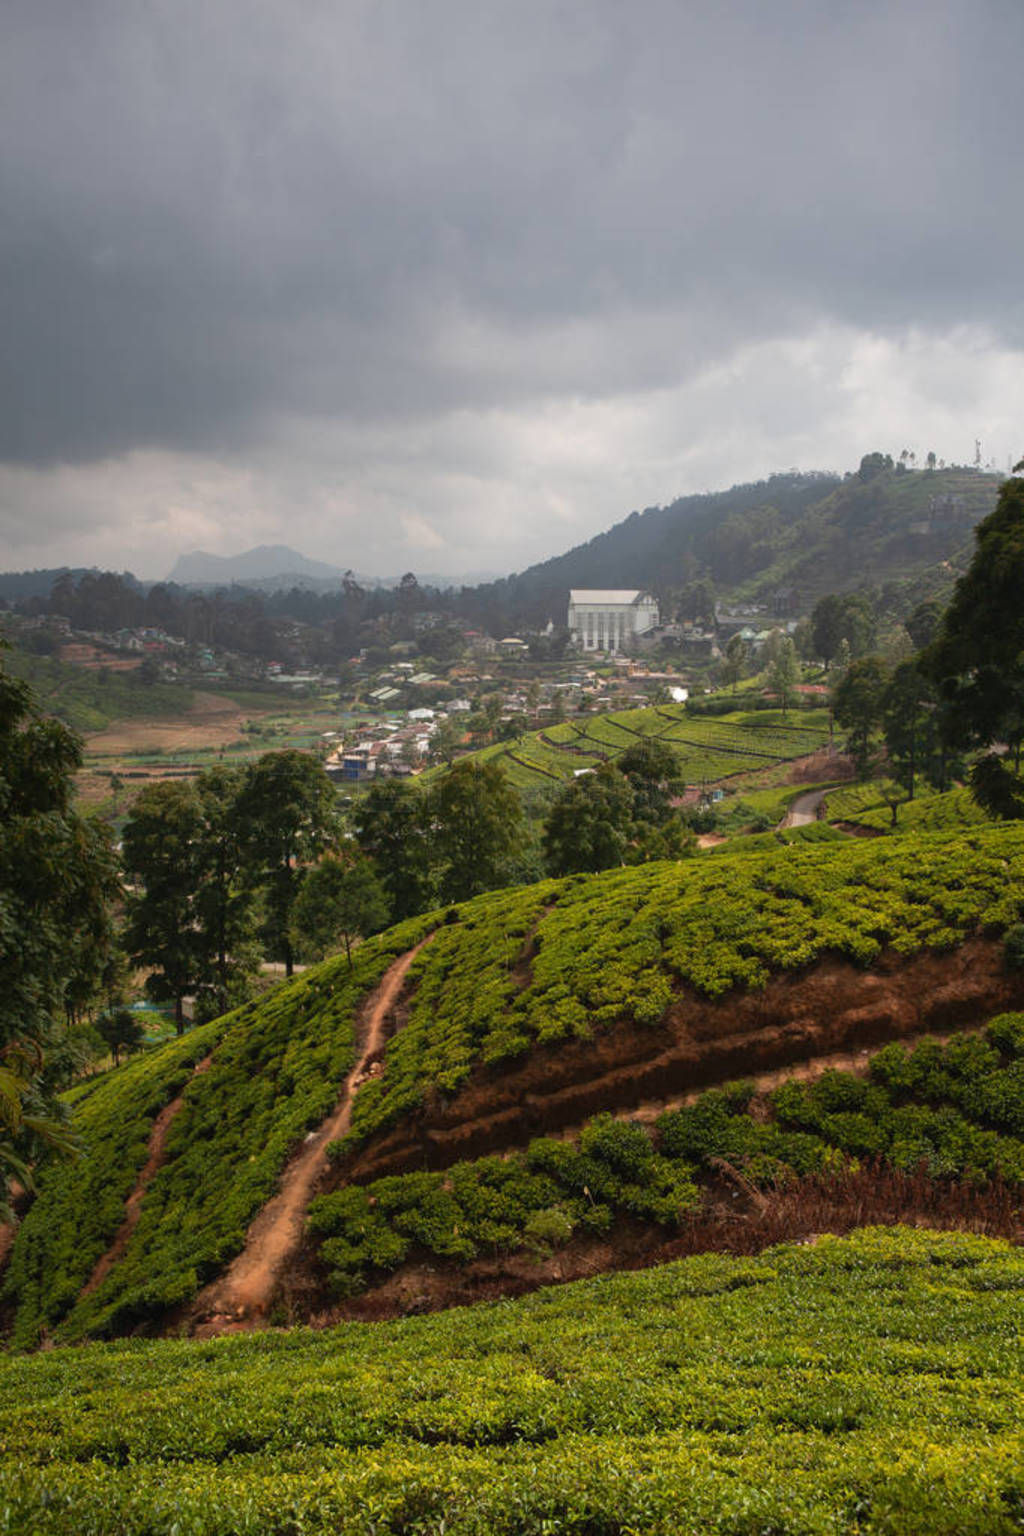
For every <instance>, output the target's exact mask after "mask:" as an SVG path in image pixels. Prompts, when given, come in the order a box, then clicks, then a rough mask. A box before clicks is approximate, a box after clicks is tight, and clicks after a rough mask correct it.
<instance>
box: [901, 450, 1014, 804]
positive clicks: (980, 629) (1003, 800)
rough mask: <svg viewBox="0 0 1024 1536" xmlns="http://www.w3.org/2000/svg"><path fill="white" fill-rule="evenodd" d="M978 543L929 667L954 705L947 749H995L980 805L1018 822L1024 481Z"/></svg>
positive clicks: (977, 790)
mask: <svg viewBox="0 0 1024 1536" xmlns="http://www.w3.org/2000/svg"><path fill="white" fill-rule="evenodd" d="M975 541H976V542H975V551H974V556H973V559H972V560H971V564H970V567H969V569H968V571H967V573H966V575H964V576H962V577H961V578H960V580H959V581H958V582H957V584H956V588H955V590H954V593H953V600H952V602H951V603H950V605H949V608H948V609H947V610H946V613H945V616H944V618H943V621H942V625H941V627H940V629H939V633H938V636H937V637H936V639H935V640H934V642H933V643H932V645H931V646H930V647H929V649H928V650H927V651H926V652H925V654H924V656H923V658H922V663H921V665H922V668H923V670H924V671H925V673H926V675H927V676H929V677H930V678H931V679H932V680H933V681H934V682H935V683H936V684H937V686H938V688H939V690H940V693H941V695H942V697H943V699H944V700H945V701H946V703H947V705H948V709H947V710H946V711H945V712H944V717H943V734H944V740H945V742H946V744H947V745H948V746H949V747H952V748H955V749H960V750H967V749H971V748H975V749H976V748H982V749H987V751H986V755H985V756H984V757H982V759H981V760H980V761H979V762H978V764H977V765H976V766H975V768H974V770H973V772H972V777H971V786H972V790H973V793H974V795H975V797H976V798H977V800H978V801H979V803H980V804H981V805H982V806H984V808H985V809H986V810H987V811H988V812H989V813H990V814H991V815H993V816H997V817H1002V818H1014V819H1016V818H1019V817H1021V816H1022V815H1024V780H1022V777H1021V772H1020V767H1021V747H1022V743H1024V603H1022V601H1021V594H1022V593H1024V480H1021V479H1011V480H1007V481H1005V482H1004V484H1003V486H1002V489H1001V490H1000V492H999V500H998V502H997V503H996V507H995V510H994V511H993V512H991V513H990V514H989V516H988V517H986V518H985V519H984V521H983V522H981V523H979V524H978V527H977V528H976V529H975ZM997 748H1005V749H1006V750H1005V752H1004V751H1001V750H996V749H997Z"/></svg>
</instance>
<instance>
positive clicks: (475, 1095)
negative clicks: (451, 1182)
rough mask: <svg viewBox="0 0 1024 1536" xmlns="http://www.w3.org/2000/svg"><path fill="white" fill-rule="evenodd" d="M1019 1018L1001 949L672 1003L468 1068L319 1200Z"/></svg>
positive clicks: (892, 959) (785, 978)
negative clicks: (916, 1038) (832, 1061)
mask: <svg viewBox="0 0 1024 1536" xmlns="http://www.w3.org/2000/svg"><path fill="white" fill-rule="evenodd" d="M1020 1007H1024V973H1019V972H1018V973H1013V972H1009V971H1007V970H1006V969H1005V967H1004V964H1003V957H1002V945H1001V943H1000V941H998V940H995V939H981V938H978V939H972V940H970V941H969V942H967V943H965V944H963V945H961V946H959V947H958V948H957V949H955V950H951V951H944V952H939V953H936V952H928V953H925V954H920V955H915V956H911V957H909V958H908V957H906V956H902V955H896V954H886V955H883V956H881V957H880V958H879V959H878V960H877V961H876V962H875V963H874V964H873V965H872V968H871V969H870V970H862V969H859V968H858V967H857V966H855V965H852V964H850V963H849V962H847V961H845V960H831V961H824V962H822V963H820V964H818V965H816V966H814V967H812V968H811V969H809V970H807V971H805V972H803V973H796V974H787V975H782V976H776V977H774V978H773V979H772V980H771V981H770V982H769V983H768V985H767V986H766V987H765V988H764V990H763V991H761V992H752V993H746V994H738V993H730V994H729V995H728V996H727V997H725V998H722V999H719V1000H718V1001H713V1002H712V1001H708V1000H707V999H705V998H701V997H699V996H697V995H696V994H695V993H682V994H680V996H679V997H678V999H677V1000H676V1002H675V1003H674V1004H673V1006H672V1007H671V1008H670V1009H669V1011H668V1014H667V1015H666V1017H665V1019H664V1020H663V1021H662V1023H661V1024H660V1025H658V1026H657V1027H645V1026H642V1025H637V1024H635V1023H633V1022H632V1021H626V1020H624V1021H622V1022H621V1023H619V1024H617V1025H614V1026H612V1027H611V1028H610V1029H607V1030H602V1031H600V1032H598V1033H595V1035H594V1037H593V1039H591V1040H583V1041H572V1042H566V1041H562V1042H559V1043H558V1044H557V1045H554V1046H550V1047H545V1046H538V1047H536V1048H535V1049H534V1050H533V1051H532V1052H531V1053H530V1055H529V1056H528V1058H526V1059H525V1060H524V1061H523V1062H522V1063H521V1064H517V1063H516V1062H514V1061H513V1062H508V1063H502V1064H501V1065H499V1066H497V1067H493V1068H477V1069H476V1070H475V1072H474V1074H473V1076H472V1077H471V1079H470V1080H469V1083H468V1085H467V1086H466V1088H464V1089H463V1090H462V1092H460V1093H459V1094H457V1095H456V1096H455V1097H453V1098H452V1099H450V1100H447V1101H446V1100H444V1099H442V1098H441V1097H440V1096H439V1095H438V1096H435V1098H434V1099H433V1100H432V1101H431V1102H429V1103H427V1104H426V1105H425V1106H424V1107H423V1108H422V1109H421V1110H420V1112H419V1113H418V1114H416V1115H413V1116H407V1117H406V1119H405V1120H403V1122H402V1124H401V1125H400V1126H398V1127H396V1129H395V1130H393V1131H391V1132H389V1133H387V1134H384V1135H382V1136H379V1137H376V1138H375V1139H374V1140H373V1141H371V1142H369V1143H368V1144H366V1145H365V1146H363V1147H362V1148H359V1149H358V1150H357V1151H356V1152H355V1153H353V1154H352V1155H351V1156H350V1157H348V1158H347V1159H343V1160H342V1161H341V1162H339V1163H337V1164H336V1165H335V1167H334V1169H333V1171H332V1173H331V1176H330V1180H329V1182H328V1184H327V1186H326V1187H329V1188H330V1187H337V1186H339V1185H341V1184H344V1183H351V1182H359V1183H365V1182H367V1181H368V1180H370V1179H374V1178H379V1177H381V1176H382V1175H384V1174H391V1173H406V1172H409V1171H411V1170H414V1169H421V1168H434V1169H439V1168H445V1167H448V1166H449V1165H450V1164H451V1163H454V1162H458V1161H460V1160H462V1159H464V1158H474V1157H481V1156H484V1155H486V1154H488V1153H491V1152H501V1151H506V1150H508V1149H511V1148H513V1147H521V1146H524V1145H525V1144H526V1143H527V1142H529V1141H530V1139H531V1138H532V1137H534V1136H539V1135H545V1134H552V1133H555V1132H558V1131H560V1130H562V1129H564V1128H565V1127H567V1126H570V1125H577V1124H579V1123H580V1122H581V1121H584V1120H586V1119H588V1118H589V1117H590V1116H592V1115H595V1114H598V1113H600V1112H601V1111H602V1110H612V1111H618V1112H625V1111H629V1110H633V1109H636V1108H638V1107H640V1106H641V1105H643V1106H645V1107H649V1106H651V1105H652V1104H653V1105H656V1104H657V1103H658V1102H661V1101H665V1102H667V1101H669V1100H672V1099H678V1097H679V1096H680V1095H683V1094H686V1093H688V1092H690V1091H693V1090H697V1089H701V1088H705V1087H709V1086H711V1085H713V1084H715V1083H721V1082H727V1081H729V1080H730V1079H733V1078H738V1077H749V1076H759V1075H761V1074H763V1073H767V1072H773V1071H777V1070H780V1069H783V1068H786V1067H791V1066H795V1065H798V1064H803V1063H807V1062H811V1061H813V1060H815V1059H817V1058H819V1057H824V1056H834V1055H837V1054H840V1053H852V1052H861V1051H869V1050H873V1049H875V1048H876V1047H878V1046H880V1045H883V1044H885V1042H886V1041H889V1040H895V1039H899V1038H901V1037H905V1036H911V1035H918V1034H923V1033H927V1032H936V1033H948V1032H949V1031H951V1030H956V1029H960V1028H965V1027H970V1026H971V1025H975V1024H978V1023H980V1022H982V1021H983V1020H984V1019H985V1018H986V1017H988V1016H990V1015H992V1014H995V1013H999V1012H1000V1011H1002V1010H1004V1009H1009V1008H1020Z"/></svg>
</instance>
